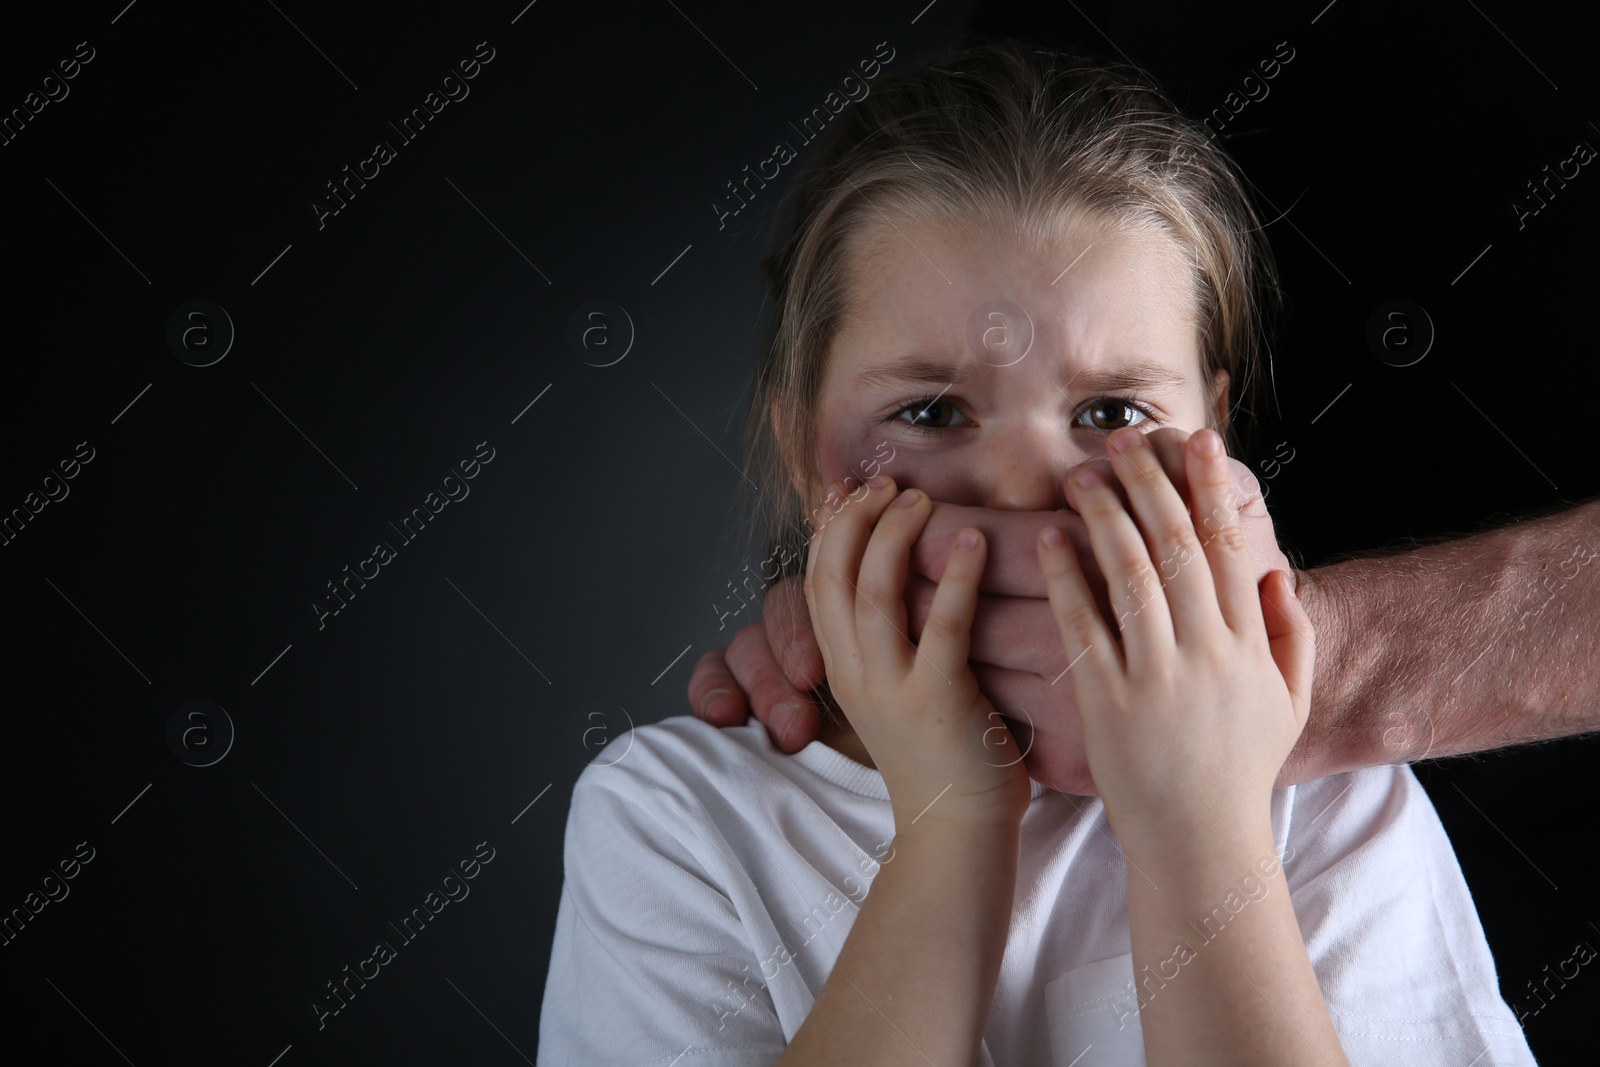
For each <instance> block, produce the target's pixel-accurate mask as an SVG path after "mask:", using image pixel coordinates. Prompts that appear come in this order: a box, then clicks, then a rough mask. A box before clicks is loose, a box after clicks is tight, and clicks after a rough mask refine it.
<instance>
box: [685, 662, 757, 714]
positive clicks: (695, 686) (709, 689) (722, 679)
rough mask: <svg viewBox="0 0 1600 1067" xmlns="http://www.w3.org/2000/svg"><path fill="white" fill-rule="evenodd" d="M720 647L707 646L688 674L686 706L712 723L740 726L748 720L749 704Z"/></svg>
mask: <svg viewBox="0 0 1600 1067" xmlns="http://www.w3.org/2000/svg"><path fill="white" fill-rule="evenodd" d="M724 651H725V650H724V649H721V648H708V649H706V651H705V653H704V654H703V655H702V656H701V657H700V661H699V662H698V663H696V664H695V665H694V673H693V674H691V675H690V676H689V706H690V707H691V708H693V709H694V717H695V718H697V719H703V720H705V721H706V722H708V723H710V724H711V725H712V726H740V725H742V724H744V723H746V722H748V721H749V720H750V706H749V705H748V704H747V703H745V699H744V691H743V690H742V689H741V688H740V687H739V682H738V680H737V679H736V678H734V676H733V673H732V672H731V671H730V670H728V664H727V661H726V660H725V659H724V658H723V652H724Z"/></svg>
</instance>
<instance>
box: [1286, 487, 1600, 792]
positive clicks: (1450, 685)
mask: <svg viewBox="0 0 1600 1067" xmlns="http://www.w3.org/2000/svg"><path fill="white" fill-rule="evenodd" d="M1299 594H1300V599H1301V603H1302V604H1303V605H1304V607H1305V610H1306V614H1307V615H1309V616H1310V618H1311V622H1312V625H1313V626H1314V627H1315V628H1316V631H1317V665H1316V680H1315V683H1314V685H1313V688H1312V693H1311V721H1310V723H1308V725H1307V727H1306V732H1305V733H1304V734H1303V735H1302V736H1301V740H1300V743H1299V744H1297V745H1296V746H1295V750H1294V752H1293V754H1291V756H1290V759H1289V762H1288V763H1287V764H1286V765H1285V768H1284V773H1283V775H1282V776H1280V778H1279V780H1278V781H1279V784H1280V785H1286V784H1289V783H1291V782H1297V781H1304V780H1306V779H1309V778H1316V777H1321V776H1322V775H1327V774H1335V773H1338V772H1341V771H1347V770H1355V769H1357V768H1360V767H1370V766H1375V765H1378V764H1384V763H1401V762H1411V761H1415V760H1420V759H1428V758H1437V757H1440V756H1453V755H1457V754H1460V753H1464V752H1479V751H1484V750H1487V749H1494V748H1501V747H1504V746H1507V745H1516V744H1524V743H1528V742H1532V741H1543V740H1548V739H1551V738H1557V737H1567V736H1571V735H1573V734H1579V733H1584V732H1587V731H1590V730H1597V729H1600V649H1597V647H1596V641H1595V635H1596V632H1597V631H1600V502H1595V501H1591V502H1589V503H1587V504H1583V505H1580V506H1578V507H1574V508H1569V509H1567V510H1566V511H1563V512H1561V513H1559V514H1555V515H1549V516H1545V517H1541V518H1537V519H1528V520H1524V521H1521V522H1516V523H1513V524H1511V525H1509V526H1505V527H1501V528H1499V529H1496V530H1490V531H1486V532H1483V533H1478V534H1474V535H1472V536H1469V537H1464V538H1460V539H1457V540H1452V541H1447V542H1443V543H1437V544H1429V545H1425V546H1423V547H1420V548H1415V549H1411V550H1409V551H1403V552H1398V553H1393V554H1390V555H1382V556H1376V555H1370V554H1363V555H1361V556H1358V557H1355V558H1348V557H1347V558H1344V559H1343V560H1342V561H1340V562H1336V563H1332V564H1328V565H1325V566H1322V567H1318V568H1315V569H1314V570H1312V571H1309V572H1302V574H1301V581H1300V589H1299Z"/></svg>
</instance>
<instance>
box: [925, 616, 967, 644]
mask: <svg viewBox="0 0 1600 1067" xmlns="http://www.w3.org/2000/svg"><path fill="white" fill-rule="evenodd" d="M962 629H963V627H962V624H961V621H960V620H959V619H953V618H951V617H950V616H949V615H946V614H943V613H939V614H934V615H929V616H928V621H927V622H926V623H924V624H923V626H922V636H923V638H924V639H926V638H928V637H932V638H933V639H934V640H935V641H951V640H954V639H955V638H957V637H960V636H961V634H962Z"/></svg>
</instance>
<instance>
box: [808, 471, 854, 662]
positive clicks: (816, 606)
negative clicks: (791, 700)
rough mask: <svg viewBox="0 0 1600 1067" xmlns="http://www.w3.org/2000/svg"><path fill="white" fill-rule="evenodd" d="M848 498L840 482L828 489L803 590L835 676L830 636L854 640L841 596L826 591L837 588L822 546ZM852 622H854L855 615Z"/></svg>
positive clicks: (810, 545) (817, 513) (813, 627)
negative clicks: (827, 570) (845, 620)
mask: <svg viewBox="0 0 1600 1067" xmlns="http://www.w3.org/2000/svg"><path fill="white" fill-rule="evenodd" d="M845 503H846V498H845V496H844V494H843V492H842V491H841V489H840V487H839V483H838V482H837V481H835V482H833V483H831V484H830V485H829V486H828V489H827V493H826V495H825V496H824V498H823V506H822V507H820V508H818V509H817V510H816V511H815V512H813V514H814V515H815V516H816V517H817V523H816V532H815V533H813V534H812V535H811V540H810V542H809V543H808V544H807V546H806V573H805V579H804V581H802V582H801V588H802V590H803V591H804V592H805V596H806V608H807V610H808V611H809V612H810V613H811V631H812V633H814V634H816V637H817V648H818V649H819V650H820V651H821V652H822V662H823V665H824V669H825V671H827V672H831V671H832V670H833V667H834V662H835V660H834V655H833V646H832V645H831V644H829V642H828V636H827V635H828V634H829V633H831V634H833V635H834V638H835V639H836V640H839V641H847V640H850V638H851V635H850V633H849V632H847V631H845V630H843V629H841V628H840V624H841V621H842V619H843V618H844V616H842V615H841V613H840V612H839V610H838V593H837V592H836V591H831V590H829V591H825V589H824V585H825V584H826V583H827V582H830V581H832V582H834V583H835V584H837V581H836V579H835V578H833V577H830V575H828V574H824V573H823V572H822V569H821V561H822V545H823V542H824V535H825V534H826V533H827V532H828V527H829V526H830V525H831V520H832V519H833V517H834V515H835V513H836V511H837V510H839V509H842V508H843V507H844V506H845ZM849 618H854V613H853V612H852V613H851V614H850V616H849Z"/></svg>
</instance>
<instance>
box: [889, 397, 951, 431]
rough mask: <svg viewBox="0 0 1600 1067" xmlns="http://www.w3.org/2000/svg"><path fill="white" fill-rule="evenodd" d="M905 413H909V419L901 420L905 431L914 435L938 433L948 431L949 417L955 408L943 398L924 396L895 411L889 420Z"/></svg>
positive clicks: (898, 417)
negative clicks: (909, 431)
mask: <svg viewBox="0 0 1600 1067" xmlns="http://www.w3.org/2000/svg"><path fill="white" fill-rule="evenodd" d="M907 412H910V413H911V419H910V420H909V421H906V420H901V421H902V423H903V425H904V426H905V427H906V429H908V430H911V431H913V432H915V433H938V432H939V431H940V430H945V429H949V427H950V422H949V420H950V416H951V415H953V414H956V406H955V405H954V404H952V403H950V401H948V400H945V399H944V398H943V397H932V396H925V397H922V398H921V399H919V400H913V401H912V402H911V403H909V404H907V405H905V406H904V407H902V408H900V409H899V410H897V411H895V412H894V413H893V414H891V415H890V416H889V418H890V420H897V419H900V416H902V415H904V414H906V413H907Z"/></svg>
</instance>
